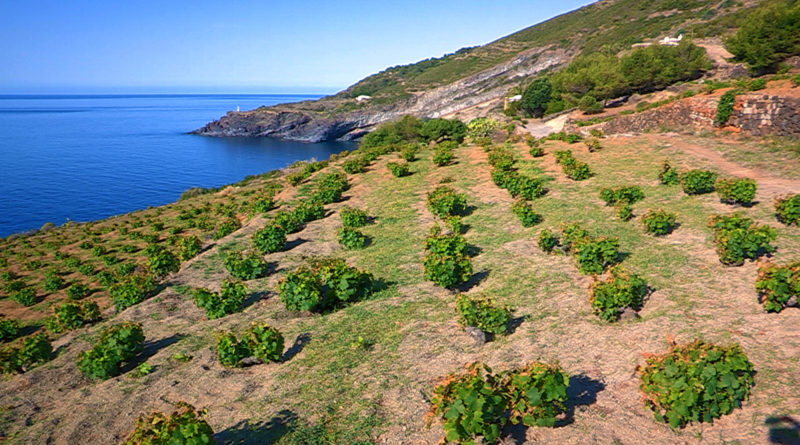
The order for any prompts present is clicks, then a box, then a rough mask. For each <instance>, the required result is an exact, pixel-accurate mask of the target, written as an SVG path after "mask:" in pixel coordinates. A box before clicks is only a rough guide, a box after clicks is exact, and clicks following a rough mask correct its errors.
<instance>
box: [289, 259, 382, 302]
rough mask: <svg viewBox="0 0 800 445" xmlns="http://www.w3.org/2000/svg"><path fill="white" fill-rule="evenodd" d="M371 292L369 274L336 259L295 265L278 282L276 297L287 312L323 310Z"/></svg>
mask: <svg viewBox="0 0 800 445" xmlns="http://www.w3.org/2000/svg"><path fill="white" fill-rule="evenodd" d="M372 291H373V277H372V274H370V273H368V272H364V271H360V270H358V269H356V268H354V267H349V266H347V264H346V263H345V262H344V260H339V259H334V260H318V261H315V262H312V263H311V264H309V265H308V266H301V267H298V268H297V269H295V270H294V271H292V272H290V273H289V274H288V275H286V277H285V278H284V279H283V280H281V282H280V283H279V284H278V296H279V298H280V299H281V301H283V303H284V305H286V309H288V310H290V311H314V312H322V311H325V310H329V309H333V308H335V307H338V306H341V305H344V304H346V303H352V302H356V301H359V300H362V299H364V298H366V297H368V296H369V295H370V294H371V293H372Z"/></svg>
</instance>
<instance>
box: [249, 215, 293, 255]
mask: <svg viewBox="0 0 800 445" xmlns="http://www.w3.org/2000/svg"><path fill="white" fill-rule="evenodd" d="M253 246H254V247H255V248H256V249H258V250H259V252H261V253H273V252H280V251H281V250H283V248H284V247H286V230H285V229H284V228H283V227H281V226H279V225H277V224H275V223H274V222H273V223H272V224H268V225H266V226H264V227H263V228H261V229H259V230H256V232H255V233H254V234H253Z"/></svg>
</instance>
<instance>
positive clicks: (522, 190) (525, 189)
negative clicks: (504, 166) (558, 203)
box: [492, 170, 547, 200]
mask: <svg viewBox="0 0 800 445" xmlns="http://www.w3.org/2000/svg"><path fill="white" fill-rule="evenodd" d="M492 181H493V182H494V183H495V185H497V186H498V187H500V188H503V189H506V190H508V193H510V194H511V196H513V197H515V198H516V197H522V198H524V199H527V200H533V199H536V198H539V197H542V196H544V195H545V194H547V188H545V186H544V181H543V180H541V179H539V178H532V177H529V176H524V175H521V174H519V173H518V172H515V171H502V170H493V171H492Z"/></svg>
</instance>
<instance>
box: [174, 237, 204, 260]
mask: <svg viewBox="0 0 800 445" xmlns="http://www.w3.org/2000/svg"><path fill="white" fill-rule="evenodd" d="M202 247H203V243H202V242H201V241H200V238H198V237H197V236H195V235H190V236H185V237H183V238H181V239H179V240H178V258H180V259H181V261H186V260H189V259H192V258H194V257H196V256H197V254H198V253H200V249H201V248H202Z"/></svg>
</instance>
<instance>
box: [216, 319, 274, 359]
mask: <svg viewBox="0 0 800 445" xmlns="http://www.w3.org/2000/svg"><path fill="white" fill-rule="evenodd" d="M283 343H284V339H283V335H282V334H281V333H280V331H278V330H277V329H275V328H271V327H269V326H268V325H267V324H264V323H254V324H253V325H251V326H250V328H249V329H248V330H247V331H246V332H245V333H244V336H243V337H242V339H241V340H240V339H237V338H236V336H235V335H234V334H232V333H230V332H226V333H222V334H220V335H219V336H218V337H217V356H218V357H219V362H220V363H221V364H222V365H223V366H227V367H229V368H232V367H236V366H239V365H240V363H241V361H242V360H243V359H245V358H247V357H255V358H257V359H258V360H260V361H261V362H262V363H266V362H270V361H272V362H277V361H279V360H280V358H281V355H283Z"/></svg>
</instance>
